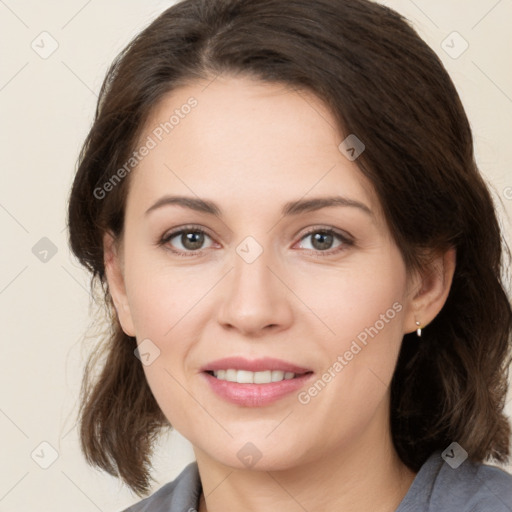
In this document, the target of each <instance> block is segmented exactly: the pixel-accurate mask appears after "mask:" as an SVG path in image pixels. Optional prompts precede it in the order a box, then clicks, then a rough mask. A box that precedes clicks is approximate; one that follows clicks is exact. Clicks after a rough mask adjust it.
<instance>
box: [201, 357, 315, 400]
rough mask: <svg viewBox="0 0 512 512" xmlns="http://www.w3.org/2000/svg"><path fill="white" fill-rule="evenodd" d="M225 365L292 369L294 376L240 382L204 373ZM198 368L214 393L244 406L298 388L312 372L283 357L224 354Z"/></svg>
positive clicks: (282, 394) (282, 369)
mask: <svg viewBox="0 0 512 512" xmlns="http://www.w3.org/2000/svg"><path fill="white" fill-rule="evenodd" d="M228 369H236V370H247V371H251V372H259V371H264V370H281V371H283V372H293V373H295V375H296V377H294V378H293V379H285V380H282V381H279V382H269V383H267V384H240V383H238V382H229V381H225V380H220V379H217V378H216V377H214V376H213V375H211V374H210V373H207V372H212V371H214V370H228ZM201 370H202V374H201V375H202V376H203V377H204V378H205V379H206V381H207V382H208V384H209V385H210V387H211V389H212V390H213V391H214V393H216V394H217V395H218V396H220V397H221V398H223V399H224V400H226V401H228V402H230V403H233V404H237V405H242V406H245V407H261V406H264V405H267V404H270V403H272V402H275V401H276V400H279V399H280V398H283V397H284V396H286V395H288V394H290V393H293V392H294V391H297V390H299V389H300V388H301V387H303V386H304V385H305V384H306V382H308V381H310V380H311V377H312V376H313V372H312V371H311V370H309V369H308V368H302V367H300V366H297V365H294V364H291V363H287V362H286V361H282V360H279V359H272V358H264V359H257V360H255V361H249V360H247V359H243V358H240V357H228V358H225V359H219V360H217V361H214V362H212V363H209V364H207V365H205V366H204V367H203V368H201Z"/></svg>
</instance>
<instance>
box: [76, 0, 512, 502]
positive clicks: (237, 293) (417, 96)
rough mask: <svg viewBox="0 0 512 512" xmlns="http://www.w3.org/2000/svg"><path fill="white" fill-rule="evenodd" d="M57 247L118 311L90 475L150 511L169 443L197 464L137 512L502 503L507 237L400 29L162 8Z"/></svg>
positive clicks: (331, 12) (392, 18)
mask: <svg viewBox="0 0 512 512" xmlns="http://www.w3.org/2000/svg"><path fill="white" fill-rule="evenodd" d="M69 228H70V245H71V248H72V250H73V252H74V253H75V255H76V256H77V257H78V259H79V260H80V262H81V263H82V264H83V265H85V267H86V268H88V269H89V270H90V271H91V272H92V279H93V282H95V281H96V282H98V281H99V282H100V283H101V284H102V285H104V298H105V304H106V308H107V310H108V311H109V312H110V313H111V315H110V317H109V318H110V320H111V332H110V333H109V335H108V337H107V339H106V340H104V341H103V342H102V347H103V348H102V352H101V353H97V354H94V355H93V356H92V357H91V360H90V362H89V365H88V368H87V371H86V374H85V378H84V388H83V397H82V407H81V415H80V420H81V431H80V434H81V442H82V448H83V451H84V453H85V456H86V457H87V460H88V461H89V462H90V463H92V464H95V465H96V466H98V467H100V468H102V469H104V470H106V471H108V472H109V473H111V474H112V475H116V476H119V477H120V478H122V479H123V480H124V481H125V482H126V483H127V484H128V485H129V486H130V487H131V488H132V489H133V490H134V491H136V492H137V493H138V494H139V495H140V496H142V495H144V494H145V493H147V492H148V490H149V488H150V468H151V463H150V456H151V450H152V446H153V443H154V441H155V439H156V438H157V435H158V433H159V432H160V431H161V429H163V428H166V427H170V426H172V427H173V428H175V429H176V430H178V431H179V432H180V433H181V434H183V435H184V436H185V437H186V438H187V439H189V440H190V442H191V443H192V446H193V448H194V453H195V457H196V461H195V462H194V463H192V464H190V465H189V466H187V467H186V468H185V469H184V470H183V472H182V473H181V474H180V475H179V477H178V478H177V479H176V480H174V481H173V482H170V483H169V484H167V485H166V486H164V487H163V488H162V489H160V490H159V491H158V492H156V493H155V494H153V495H152V496H150V497H148V498H146V499H145V500H142V501H141V502H139V503H138V504H136V505H134V506H133V507H131V508H129V509H128V510H129V511H132V512H134V511H142V510H144V511H152V512H156V511H164V510H165V511H171V512H175V511H178V510H179V511H185V510H199V512H204V511H206V510H208V511H210V512H215V511H221V510H222V511H226V510H244V509H245V510H254V511H260V510H261V511H263V510H265V511H266V510H280V511H283V510H284V511H292V510H293V511H295V510H308V511H309V512H315V511H320V510H321V511H326V510H328V511H330V510H333V511H334V510H350V511H363V510H364V511H368V510H372V511H382V512H388V511H389V512H392V511H397V512H405V511H406V510H415V511H427V510H428V511H430V510H436V511H451V510H466V509H467V510H470V509H471V510H473V511H477V510H479V511H484V510H485V511H488V510H493V511H509V510H511V508H512V476H511V475H509V474H508V473H506V472H505V471H503V470H501V469H499V468H497V467H494V466H491V465H487V464H484V461H486V460H487V459H489V458H493V459H495V460H497V461H500V462H503V463H505V462H507V461H508V457H509V455H510V436H511V430H510V424H509V422H508V420H507V417H506V416H505V415H504V413H503V406H504V400H505V395H506V391H507V369H508V367H509V365H510V355H511V354H510V340H511V330H512V311H511V305H510V301H509V299H508V298H507V296H506V293H505V291H504V286H503V281H502V277H501V271H502V268H503V255H502V252H503V248H502V240H501V233H500V228H499V224H498V221H497V218H496V213H495V209H494V206H493V202H492V198H491V196H490V194H489V191H488V189H487V188H486V185H485V184H484V182H483V180H482V178H481V176H480V174H479V171H478V169H477V166H476V164H475V161H474V156H473V142H472V136H471V131H470V127H469V123H468V120H467V117H466V115H465V112H464V109H463V107H462V105H461V102H460V99H459V97H458V95H457V92H456V90H455V89H454V86H453V84H452V82H451V80H450V78H449V76H448V74H447V72H446V71H445V69H444V68H443V66H442V64H441V63H440V61H439V59H438V58H437V57H436V55H435V53H434V52H433V51H432V50H431V49H429V48H428V46H427V45H426V44H425V43H424V42H423V41H422V40H421V39H420V38H419V36H418V35H417V34H416V33H415V31H414V30H413V29H412V28H411V27H410V26H409V25H408V24H407V22H406V21H405V20H404V19H403V18H402V17H401V16H399V15H398V14H397V13H395V12H394V11H392V10H390V9H388V8H386V7H384V6H382V5H379V4H376V3H372V2H369V1H366V0H352V1H350V2H348V1H343V0H319V1H316V2H310V1H309V0H291V1H286V2H285V1H284V0H256V1H250V2H249V1H243V0H215V1H211V0H209V1H207V0H185V1H182V2H180V3H178V4H176V5H175V6H173V7H171V8H170V9H168V10H167V11H165V12H164V13H163V14H162V15H161V16H160V17H159V18H158V19H156V20H155V21H154V22H153V23H152V24H151V25H150V26H149V27H148V28H146V29H145V30H144V31H143V32H142V33H141V34H139V35H138V36H137V37H136V38H135V39H134V41H132V43H131V44H130V45H129V46H128V47H127V48H126V49H125V51H123V52H122V53H121V55H120V56H119V58H118V59H117V60H116V61H115V62H114V64H113V65H112V67H111V69H110V71H109V73H108V76H107V78H106V79H105V82H104V85H103V88H102V91H101V95H100V99H99V103H98V109H97V112H96V119H95V122H94V125H93V127H92V129H91V131H90V133H89V135H88V138H87V140H86V142H85V144H84V147H83V150H82V153H81V155H80V162H79V168H78V171H77V175H76V178H75V181H74V184H73V189H72V192H71V197H70V203H69ZM114 310H115V311H114ZM99 355H103V356H104V358H103V359H100V357H99ZM96 367H98V368H99V369H98V370H96ZM93 374H94V376H93ZM368 489H371V492H368ZM471 507H472V508H471Z"/></svg>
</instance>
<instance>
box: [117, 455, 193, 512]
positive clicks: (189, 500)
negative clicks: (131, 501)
mask: <svg viewBox="0 0 512 512" xmlns="http://www.w3.org/2000/svg"><path fill="white" fill-rule="evenodd" d="M201 489H202V487H201V480H200V478H199V471H198V468H197V462H191V463H190V464H189V465H188V466H186V467H185V469H183V471H182V472H181V473H180V474H179V475H178V476H177V477H176V478H175V479H174V480H173V481H172V482H169V483H167V484H165V485H164V486H163V487H161V488H160V489H159V490H158V491H156V492H155V493H154V494H152V495H151V496H149V497H147V498H144V499H143V500H141V501H139V502H138V503H135V505H132V506H131V507H129V508H127V509H125V510H123V512H196V509H197V506H198V504H199V495H200V494H201Z"/></svg>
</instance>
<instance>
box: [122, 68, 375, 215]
mask: <svg viewBox="0 0 512 512" xmlns="http://www.w3.org/2000/svg"><path fill="white" fill-rule="evenodd" d="M344 138H345V135H343V133H342V132H341V130H340V129H339V128H338V127H337V124H336V121H335V119H334V116H333V115H332V113H331V112H330V111H329V110H328V108H327V107H326V106H325V104H324V103H323V102H322V101H321V100H320V99H319V98H317V97H316V96H315V95H313V94H312V93H309V92H305V91H296V90H292V89H291V88H289V87H287V86H286V85H283V84H269V83H266V82H259V81H255V80H252V79H249V78H239V77H238V78H233V77H217V78H216V79H215V80H213V81H203V82H197V83H193V84H190V85H188V86H184V87H181V88H179V89H176V90H174V91H172V92H171V93H169V94H167V95H166V96H165V97H164V98H163V99H162V100H161V101H160V102H159V104H158V105H157V106H156V107H155V108H154V109H153V111H152V112H151V115H150V116H149V118H148V121H147V122H146V125H145V127H144V130H143V132H142V136H141V137H140V139H139V144H138V147H141V146H142V145H144V144H146V145H147V146H151V149H150V151H148V152H147V154H146V156H145V157H143V158H141V159H140V162H139V164H138V165H137V167H136V169H135V171H134V172H133V173H132V176H131V178H130V179H131V180H132V183H131V185H130V189H133V194H136V195H137V196H138V198H139V199H141V200H144V198H149V197H151V198H154V197H156V196H157V195H158V194H162V193H165V192H178V193H186V194H187V195H191V194H195V195H198V196H201V197H209V196H212V195H215V196H216V197H221V198H226V200H227V199H228V198H229V200H230V201H235V200H236V199H237V198H238V200H239V202H240V204H243V203H244V202H245V201H247V200H249V199H250V200H251V202H252V203H254V202H257V203H261V204H262V205H265V207H267V206H268V202H269V201H274V200H276V201H277V200H278V198H279V197H283V198H287V199H296V198H298V197H302V196H304V195H306V194H312V195H318V194H321V193H329V194H331V195H332V193H340V194H343V195H351V196H356V198H357V199H359V200H366V203H367V204H369V205H371V204H374V203H375V200H376V199H375V195H374V193H373V189H372V187H371V184H370V183H369V182H368V181H367V179H366V178H365V177H364V176H363V175H362V174H361V171H360V170H359V168H358V167H357V165H356V163H355V162H352V161H350V160H348V159H347V158H346V157H345V156H344V154H343V153H342V152H341V151H340V149H339V148H338V146H339V144H340V143H341V142H342V140H343V139H344ZM130 194H132V191H131V192H130ZM281 202H282V201H280V203H281Z"/></svg>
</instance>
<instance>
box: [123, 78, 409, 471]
mask: <svg viewBox="0 0 512 512" xmlns="http://www.w3.org/2000/svg"><path fill="white" fill-rule="evenodd" d="M207 85H208V84H207V83H201V84H197V85H193V86H187V87H184V88H181V89H179V90H177V91H174V92H173V93H172V94H171V95H169V96H167V97H166V98H165V101H163V102H162V103H161V104H160V105H159V107H158V108H157V110H156V111H155V112H154V113H153V115H152V117H151V119H150V120H149V122H148V123H147V125H146V131H145V133H144V134H143V136H142V137H141V139H140V141H141V143H140V146H142V145H145V146H146V148H147V151H146V150H139V151H138V156H137V158H138V159H139V160H140V163H139V164H138V166H137V168H136V169H135V170H133V172H132V174H131V176H130V180H131V183H130V190H129V194H128V199H127V208H126V217H125V232H124V239H123V246H122V255H123V282H124V288H123V290H122V291H119V290H117V291H115V292H114V293H115V296H114V298H115V299H116V302H117V309H118V313H119V316H120V320H121V323H122V326H123V329H124V330H125V332H127V333H128V334H130V335H132V336H136V337H137V342H138V343H139V344H141V346H140V353H141V358H142V361H143V364H144V366H143V367H144V371H145V374H146V377H147V380H148V382H149V385H150V387H151V389H152V392H153V393H154V396H155V398H156V400H157V402H158V404H159V405H160V407H161V409H162V410H163V412H164V414H165V415H166V417H167V418H168V420H169V422H170V423H171V424H172V425H173V426H174V427H175V428H176V429H177V430H178V431H179V432H180V433H181V434H183V435H184V436H185V437H186V438H188V439H189V440H190V441H191V442H192V444H193V445H194V447H195V448H196V449H197V450H201V451H202V452H203V453H206V454H207V455H209V456H210V457H212V458H214V459H216V460H217V461H219V462H221V463H222V464H226V465H228V466H232V467H244V466H251V465H252V464H254V463H255V462H257V464H258V466H257V467H258V468H261V469H280V468H281V469H284V468H287V467H292V466H294V465H297V464H300V463H303V462H306V461H311V460H313V459H318V458H321V457H324V456H326V455H327V454H332V453H334V452H335V451H339V452H340V453H342V452H346V451H347V450H348V449H349V448H351V447H354V446H356V445H357V444H359V443H360V442H361V441H363V440H364V441H365V442H368V443H370V444H371V443H381V442H382V435H383V433H384V432H387V428H388V423H387V422H388V415H389V410H388V407H389V401H388V400H389V384H390V381H391V378H392V375H393V371H394V368H395V364H396V361H397V356H398V352H399V349H400V344H401V340H402V337H403V334H404V333H405V332H411V331H413V330H414V328H415V326H414V320H415V319H414V314H413V311H412V307H411V299H412V295H413V290H412V288H413V287H412V284H411V283H410V281H409V280H408V277H407V273H406V268H405V266H404V263H403V260H402V258H401V255H400V252H399V250H398V248H397V246H396V245H395V243H394V242H393V240H392V238H391V236H390V232H389V229H388V227H387V226H386V224H385V221H384V218H383V214H382V211H381V208H380V205H379V203H378V201H377V199H376V196H375V195H374V193H373V191H372V187H371V186H370V184H369V182H368V181H367V180H366V179H365V178H364V177H363V175H362V174H361V172H360V171H359V170H358V167H357V166H356V162H355V161H351V160H350V159H349V158H347V156H350V157H351V158H354V156H357V153H354V155H352V152H350V151H349V152H348V153H347V152H346V151H345V152H344V151H342V150H340V149H339V147H338V146H339V145H340V143H341V142H342V140H343V139H344V138H345V137H346V136H347V135H349V134H346V135H344V136H342V135H340V134H339V133H338V131H337V130H336V129H335V128H334V127H335V121H334V118H333V117H332V115H331V114H330V113H329V112H328V110H327V109H326V108H325V106H324V105H323V104H322V103H321V102H320V101H319V100H318V99H317V98H316V97H314V96H312V95H310V94H306V93H304V92H301V93H298V92H292V91H290V90H289V89H286V88H285V87H284V86H282V85H269V84H263V83H260V82H255V81H251V80H249V79H246V78H217V79H216V80H215V81H213V82H212V83H210V84H209V85H208V86H207ZM206 86H207V87H206ZM205 87H206V88H205ZM191 97H193V99H192V100H191V99H190V98H191ZM185 105H188V107H186V106H185ZM173 115H174V118H173V119H172V120H171V121H169V120H170V118H171V116H173ZM178 119H179V120H178ZM166 122H167V123H168V124H167V125H166V124H165V123H166ZM350 140H353V139H349V141H350ZM362 142H363V143H364V141H362ZM140 146H139V149H140ZM357 149H358V148H356V150H357ZM359 149H360V147H359ZM143 154H144V155H143ZM175 196H179V197H181V198H183V199H185V198H186V199H187V200H189V203H188V204H189V206H191V205H196V206H197V205H200V204H202V203H201V201H207V202H208V204H209V205H210V206H211V205H213V204H214V205H215V206H214V208H215V209H216V210H217V211H216V212H215V213H212V212H209V211H206V210H207V208H203V207H201V208H199V207H198V208H191V207H187V205H186V203H184V202H182V203H178V202H172V201H168V202H165V201H162V199H163V198H166V197H167V198H170V197H175ZM327 198H329V200H331V199H336V201H337V202H330V203H329V205H328V206H325V205H324V206H322V204H321V202H322V201H324V200H327ZM155 205H156V206H155ZM158 205H159V206H158ZM210 209H211V208H210ZM181 230H182V231H183V233H181V234H177V232H179V231H181ZM331 230H332V232H331ZM124 293H125V295H124ZM121 303H124V304H125V306H124V307H121V306H120V304H121ZM134 357H135V356H134ZM224 358H241V359H243V360H244V361H245V362H246V363H247V364H248V366H244V364H243V362H244V361H231V362H221V363H219V365H218V366H217V367H216V368H217V369H221V370H244V369H245V370H248V369H250V368H252V369H253V370H255V372H254V373H251V372H247V371H242V372H237V371H236V372H233V371H230V372H227V373H226V374H224V375H223V374H222V372H221V373H220V375H219V374H217V375H218V376H219V377H220V378H216V377H215V376H214V375H211V374H208V373H206V371H205V369H206V370H208V369H210V370H211V369H212V368H213V363H214V362H216V361H218V360H221V359H224ZM264 358H265V359H273V360H278V361H273V362H272V361H268V360H267V361H263V362H261V365H260V366H254V365H253V366H251V363H254V362H256V363H258V362H260V360H262V359H264ZM136 362H137V364H140V363H139V362H138V361H136ZM286 365H289V366H286ZM292 366H295V367H299V368H300V370H299V369H298V368H295V369H296V370H297V371H296V372H295V374H297V375H298V374H302V373H304V372H309V373H306V375H303V376H300V377H297V375H296V377H294V378H293V379H290V378H285V379H284V381H283V380H281V379H282V378H283V377H290V376H291V375H290V373H289V372H290V370H293V368H292ZM280 368H281V371H280ZM256 370H258V371H257V372H256ZM285 372H286V373H285ZM292 373H293V371H292ZM226 378H228V379H236V380H239V381H242V382H246V383H245V384H244V383H238V382H228V381H225V380H223V379H226ZM255 378H256V383H252V384H251V383H247V382H250V381H252V380H254V379H255ZM272 378H273V379H274V380H275V382H274V383H266V381H268V379H272ZM247 379H249V380H247ZM258 459H259V460H258Z"/></svg>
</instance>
